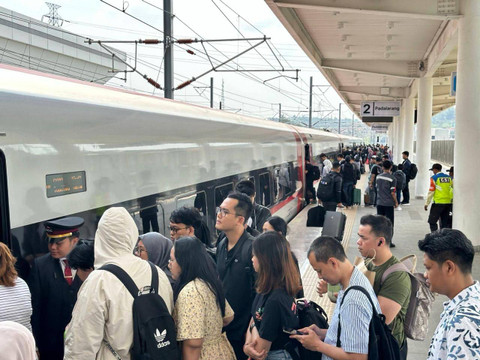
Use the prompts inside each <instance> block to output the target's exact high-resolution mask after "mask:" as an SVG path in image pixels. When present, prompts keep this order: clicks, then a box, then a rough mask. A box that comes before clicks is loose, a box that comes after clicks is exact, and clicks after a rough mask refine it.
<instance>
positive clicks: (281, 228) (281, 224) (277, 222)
mask: <svg viewBox="0 0 480 360" xmlns="http://www.w3.org/2000/svg"><path fill="white" fill-rule="evenodd" d="M265 222H268V223H269V224H270V225H271V226H272V228H273V229H274V230H275V231H277V232H280V233H281V234H282V235H283V236H287V229H288V226H287V222H286V221H285V220H283V219H282V218H281V217H280V216H272V217H269V218H268V219H267V221H265Z"/></svg>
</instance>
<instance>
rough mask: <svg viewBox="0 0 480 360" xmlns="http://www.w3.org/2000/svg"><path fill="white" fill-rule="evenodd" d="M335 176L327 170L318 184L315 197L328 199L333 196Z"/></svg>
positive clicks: (331, 198) (323, 199)
mask: <svg viewBox="0 0 480 360" xmlns="http://www.w3.org/2000/svg"><path fill="white" fill-rule="evenodd" d="M334 191H335V176H334V175H333V174H332V173H331V172H329V173H328V174H327V175H325V176H324V177H323V178H322V179H321V180H320V182H319V184H318V190H317V197H318V198H319V199H320V200H322V201H330V200H333V199H334V198H335V193H334Z"/></svg>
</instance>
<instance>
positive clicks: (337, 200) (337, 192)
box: [318, 161, 343, 211]
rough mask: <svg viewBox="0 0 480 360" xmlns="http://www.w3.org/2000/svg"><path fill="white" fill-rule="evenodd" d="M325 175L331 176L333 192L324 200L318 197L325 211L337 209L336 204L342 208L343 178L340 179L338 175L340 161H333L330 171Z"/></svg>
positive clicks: (340, 176)
mask: <svg viewBox="0 0 480 360" xmlns="http://www.w3.org/2000/svg"><path fill="white" fill-rule="evenodd" d="M326 176H331V177H332V178H333V192H332V194H331V196H330V197H329V198H328V199H326V200H322V199H321V198H320V196H319V197H318V198H319V199H320V200H321V201H322V204H323V207H324V208H325V211H337V206H338V207H339V208H343V205H342V184H343V179H342V175H340V163H339V162H338V161H334V162H333V165H332V171H330V173H329V174H327V175H326ZM322 180H323V179H322Z"/></svg>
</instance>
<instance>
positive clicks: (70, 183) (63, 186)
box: [46, 171, 87, 198]
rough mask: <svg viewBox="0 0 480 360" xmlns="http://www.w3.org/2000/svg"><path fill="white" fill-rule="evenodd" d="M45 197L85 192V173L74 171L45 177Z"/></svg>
mask: <svg viewBox="0 0 480 360" xmlns="http://www.w3.org/2000/svg"><path fill="white" fill-rule="evenodd" d="M46 181H47V197H49V198H51V197H55V196H62V195H69V194H75V193H79V192H84V191H87V180H86V177H85V171H75V172H69V173H63V174H49V175H47V176H46Z"/></svg>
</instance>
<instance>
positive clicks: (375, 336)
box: [337, 286, 400, 360]
mask: <svg viewBox="0 0 480 360" xmlns="http://www.w3.org/2000/svg"><path fill="white" fill-rule="evenodd" d="M350 290H358V291H361V292H362V293H363V294H364V295H365V296H366V297H367V298H368V301H370V305H372V309H373V315H372V320H371V321H370V327H369V337H368V360H400V347H399V346H398V343H397V340H395V338H394V337H393V335H392V331H391V330H390V328H389V327H388V325H387V324H386V323H385V315H383V314H379V313H377V310H376V309H375V305H374V304H373V301H372V298H371V297H370V294H369V293H368V291H367V290H365V289H364V288H363V287H361V286H351V287H349V288H348V289H347V290H346V291H345V293H344V294H343V298H342V302H341V303H340V306H342V304H343V300H345V296H347V294H348V292H349V291H350ZM338 320H339V321H338V330H337V347H341V343H340V334H341V331H342V329H341V326H340V314H339V315H338Z"/></svg>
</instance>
